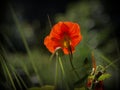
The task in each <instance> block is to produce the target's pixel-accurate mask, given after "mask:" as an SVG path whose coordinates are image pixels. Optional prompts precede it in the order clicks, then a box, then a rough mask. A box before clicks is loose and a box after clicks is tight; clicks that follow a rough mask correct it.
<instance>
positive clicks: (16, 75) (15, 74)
mask: <svg viewBox="0 0 120 90" xmlns="http://www.w3.org/2000/svg"><path fill="white" fill-rule="evenodd" d="M10 67H11V69H12V70H13V74H14V76H15V79H16V80H17V83H18V85H19V86H20V88H21V89H22V86H21V84H20V81H21V82H22V84H23V85H24V87H25V89H27V85H26V84H25V82H24V81H23V79H22V78H21V76H20V75H19V74H18V73H17V72H16V70H15V68H14V67H13V66H12V65H11V66H10ZM18 78H19V79H20V80H19V79H18Z"/></svg>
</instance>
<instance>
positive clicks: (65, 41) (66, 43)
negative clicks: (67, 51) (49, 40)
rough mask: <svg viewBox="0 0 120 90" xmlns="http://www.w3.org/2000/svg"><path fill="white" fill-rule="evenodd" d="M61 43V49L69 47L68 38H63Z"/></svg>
mask: <svg viewBox="0 0 120 90" xmlns="http://www.w3.org/2000/svg"><path fill="white" fill-rule="evenodd" d="M62 43H63V47H65V48H68V47H69V46H70V43H71V41H70V39H69V37H67V36H65V37H64V39H63V42H62Z"/></svg>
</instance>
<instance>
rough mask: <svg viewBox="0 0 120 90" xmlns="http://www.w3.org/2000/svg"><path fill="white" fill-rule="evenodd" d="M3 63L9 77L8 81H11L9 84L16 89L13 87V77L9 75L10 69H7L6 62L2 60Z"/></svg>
mask: <svg viewBox="0 0 120 90" xmlns="http://www.w3.org/2000/svg"><path fill="white" fill-rule="evenodd" d="M3 65H4V68H5V70H6V73H7V75H8V77H9V79H10V81H11V84H12V86H13V89H14V90H16V87H15V84H14V81H13V79H12V76H11V74H10V71H9V69H8V67H7V64H6V63H5V62H4V61H3Z"/></svg>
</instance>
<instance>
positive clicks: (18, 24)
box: [10, 6, 43, 85]
mask: <svg viewBox="0 0 120 90" xmlns="http://www.w3.org/2000/svg"><path fill="white" fill-rule="evenodd" d="M10 9H11V12H12V15H13V20H14V22H15V24H16V26H17V28H18V31H19V33H20V35H21V38H22V41H23V43H24V46H25V48H26V50H27V53H28V56H29V59H30V61H31V64H32V67H33V69H34V71H35V73H36V76H37V78H38V80H39V84H40V85H43V83H42V80H41V78H40V75H39V73H38V70H37V68H36V67H35V63H34V61H33V57H32V53H31V51H30V49H29V46H28V43H27V41H26V38H25V36H24V34H23V32H22V31H21V30H22V26H21V25H20V23H19V20H18V18H17V16H16V14H15V12H14V10H13V8H12V7H11V6H10Z"/></svg>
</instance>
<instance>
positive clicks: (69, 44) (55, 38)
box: [44, 22, 82, 54]
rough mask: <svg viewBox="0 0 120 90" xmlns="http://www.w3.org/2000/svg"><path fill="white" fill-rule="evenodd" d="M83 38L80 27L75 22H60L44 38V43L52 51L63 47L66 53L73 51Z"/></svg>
mask: <svg viewBox="0 0 120 90" xmlns="http://www.w3.org/2000/svg"><path fill="white" fill-rule="evenodd" d="M81 40H82V36H81V33H80V27H79V25H78V24H77V23H73V22H58V23H57V24H55V25H54V26H53V28H52V30H51V32H50V34H49V35H48V36H46V38H45V40H44V45H45V46H46V47H47V48H48V50H49V51H50V52H51V53H54V51H55V49H56V48H57V47H61V48H62V50H63V52H64V54H69V53H70V51H71V52H72V53H73V52H74V48H75V46H76V45H77V44H78V43H79V42H80V41H81Z"/></svg>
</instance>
